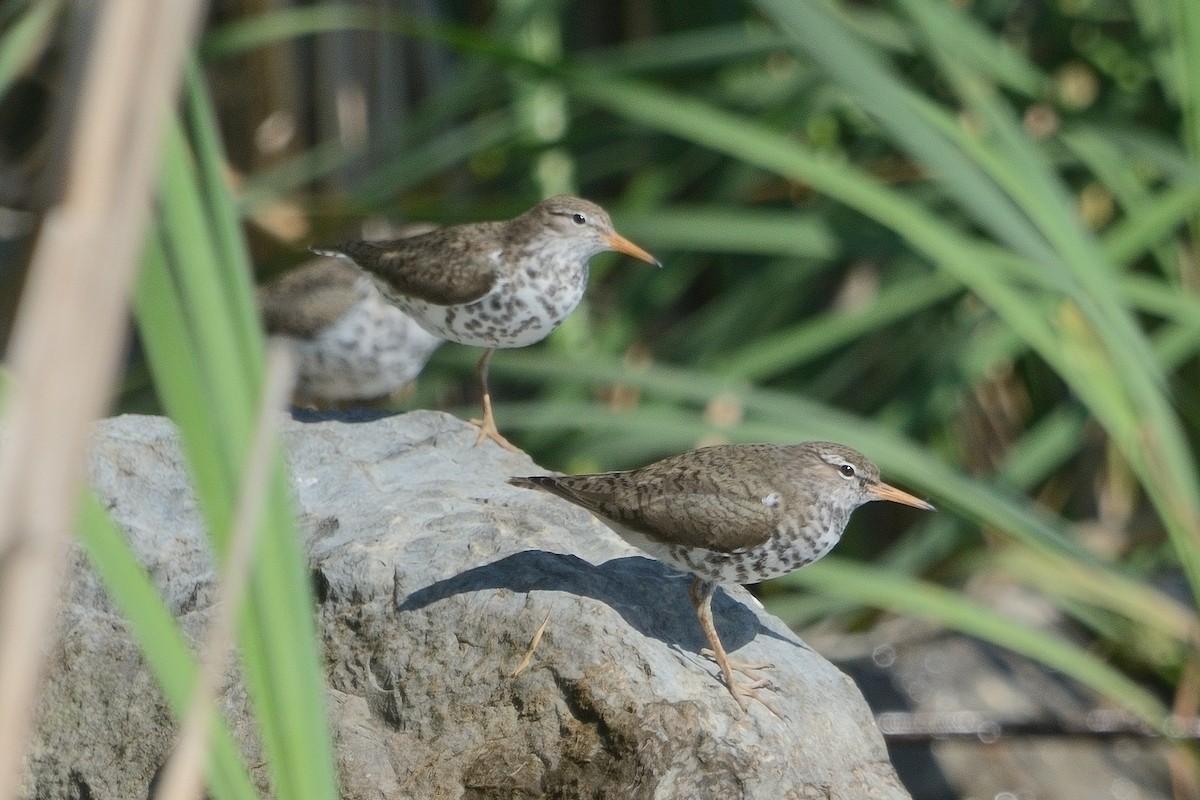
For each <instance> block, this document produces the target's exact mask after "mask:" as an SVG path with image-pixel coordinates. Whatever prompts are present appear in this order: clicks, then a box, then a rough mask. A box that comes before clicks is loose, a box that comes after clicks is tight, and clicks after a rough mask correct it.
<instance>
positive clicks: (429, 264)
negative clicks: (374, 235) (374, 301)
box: [337, 231, 496, 306]
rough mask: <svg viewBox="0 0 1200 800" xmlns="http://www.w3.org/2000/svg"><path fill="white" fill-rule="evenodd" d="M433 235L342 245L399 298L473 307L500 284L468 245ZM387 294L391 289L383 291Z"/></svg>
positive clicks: (344, 249) (485, 263)
mask: <svg viewBox="0 0 1200 800" xmlns="http://www.w3.org/2000/svg"><path fill="white" fill-rule="evenodd" d="M444 233H445V231H433V232H432V233H428V234H425V235H424V236H419V237H413V238H410V239H397V240H395V241H391V242H350V243H348V244H344V245H341V246H340V247H338V248H337V249H338V251H340V252H341V253H343V254H345V255H346V256H348V257H349V258H350V259H352V260H353V261H354V263H355V264H357V265H358V266H359V267H361V268H362V269H363V270H365V271H366V272H369V273H371V274H372V275H374V276H375V277H377V278H381V279H382V280H383V281H384V283H385V284H387V286H386V287H385V286H381V287H380V289H381V290H386V289H392V290H394V291H395V292H397V293H399V294H403V295H406V296H408V297H414V298H417V299H419V300H424V301H425V302H427V303H433V304H434V305H438V306H450V305H460V304H463V303H471V302H474V301H475V300H478V299H479V298H481V297H483V296H484V295H485V294H487V293H488V292H489V291H490V290H491V288H492V285H493V284H494V283H495V282H496V269H495V267H494V266H492V265H491V264H489V263H488V262H487V260H486V258H480V257H479V254H478V253H476V252H474V250H473V248H472V247H470V244H471V243H469V242H464V241H462V240H460V239H456V238H455V237H453V236H445V235H443V234H444ZM384 293H385V294H388V293H389V292H388V291H384Z"/></svg>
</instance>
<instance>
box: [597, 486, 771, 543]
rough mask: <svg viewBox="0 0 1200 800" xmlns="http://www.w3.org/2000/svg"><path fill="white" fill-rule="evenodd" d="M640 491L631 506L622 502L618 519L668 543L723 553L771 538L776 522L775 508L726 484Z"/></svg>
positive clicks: (760, 497) (760, 498)
mask: <svg viewBox="0 0 1200 800" xmlns="http://www.w3.org/2000/svg"><path fill="white" fill-rule="evenodd" d="M641 494H642V497H641V501H640V502H639V503H638V504H637V505H636V506H635V507H634V508H630V507H629V506H626V505H624V504H623V506H622V507H623V508H625V509H626V513H625V514H624V515H622V516H621V517H619V518H618V520H619V521H620V522H621V523H622V524H623V525H626V526H628V527H630V528H633V529H634V530H638V531H641V532H642V533H646V534H648V535H653V536H654V537H655V538H657V539H661V540H663V541H666V542H669V543H670V544H678V545H684V546H687V547H703V548H705V549H707V550H716V551H719V552H722V553H732V552H736V551H740V550H749V549H750V548H752V547H756V546H758V545H760V544H762V543H763V542H765V541H767V539H769V538H771V535H772V534H774V533H775V530H776V529H777V528H778V526H779V524H780V521H781V514H780V510H779V508H778V507H776V506H768V505H766V504H764V503H763V497H762V496H759V495H750V494H745V493H743V492H741V491H739V490H736V489H735V490H732V491H731V490H730V489H729V487H726V488H725V489H724V490H723V491H721V492H720V493H717V492H713V491H706V490H705V489H703V488H699V487H697V488H696V489H695V490H692V491H688V490H683V491H673V492H670V493H653V492H644V493H641ZM765 494H766V493H764V495H765Z"/></svg>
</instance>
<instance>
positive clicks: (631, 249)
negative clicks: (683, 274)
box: [604, 233, 662, 269]
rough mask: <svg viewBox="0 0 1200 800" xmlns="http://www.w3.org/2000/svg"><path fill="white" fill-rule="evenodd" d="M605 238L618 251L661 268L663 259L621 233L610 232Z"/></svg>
mask: <svg viewBox="0 0 1200 800" xmlns="http://www.w3.org/2000/svg"><path fill="white" fill-rule="evenodd" d="M604 240H605V241H606V242H607V243H608V246H609V247H611V248H612V249H613V250H616V251H617V252H618V253H624V254H625V255H627V256H633V257H634V258H637V259H641V260H642V261H645V262H646V263H647V264H653V265H654V266H656V267H658V268H660V269H661V268H662V262H661V261H659V260H658V259H657V258H655V257H654V256H652V255H650V254H649V253H647V252H646V251H645V250H643V249H642V248H640V247H638V246H637V245H636V244H634V243H633V242H631V241H629V240H628V239H626V238H625V237H624V236H622V235H621V234H619V233H610V234H608V235H607V236H605V237H604Z"/></svg>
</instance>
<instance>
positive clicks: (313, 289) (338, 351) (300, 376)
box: [258, 258, 442, 407]
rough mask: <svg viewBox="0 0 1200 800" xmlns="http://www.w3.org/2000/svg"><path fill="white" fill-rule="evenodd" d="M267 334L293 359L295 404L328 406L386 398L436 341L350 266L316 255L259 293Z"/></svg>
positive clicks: (410, 377) (404, 381)
mask: <svg viewBox="0 0 1200 800" xmlns="http://www.w3.org/2000/svg"><path fill="white" fill-rule="evenodd" d="M258 303H259V308H260V310H261V311H262V316H263V325H264V327H265V328H266V330H267V333H268V334H269V335H272V336H278V337H281V338H283V339H285V340H286V341H287V342H288V343H289V344H290V345H291V347H292V351H293V352H294V353H295V356H296V365H297V375H296V389H295V391H294V392H293V400H294V401H295V402H296V403H297V404H298V405H306V406H315V407H328V406H344V405H347V404H352V403H357V402H369V401H372V400H377V399H380V398H384V397H387V396H389V395H391V394H393V393H395V392H396V391H398V390H399V389H401V388H403V387H404V386H406V385H407V384H409V383H411V382H412V381H413V380H414V379H415V378H416V377H417V375H419V374H420V372H421V369H422V368H423V367H424V366H425V362H426V361H428V360H429V357H430V356H431V355H432V354H433V351H434V350H436V349H437V348H438V346H439V345H440V344H441V343H442V340H441V339H439V338H438V337H436V336H434V335H433V334H432V333H429V332H428V331H426V330H425V329H424V328H422V327H421V326H420V325H418V324H417V323H416V321H415V320H413V318H412V317H410V316H408V315H407V314H405V313H404V312H403V311H401V310H400V309H398V308H396V307H395V306H394V305H392V304H391V303H389V302H387V301H386V300H384V299H383V296H382V295H380V294H379V290H378V289H376V288H375V285H374V284H373V283H372V282H371V280H370V279H369V278H367V277H366V276H365V275H363V274H362V272H361V271H359V270H357V269H355V268H354V267H352V266H351V265H349V264H346V263H344V262H342V261H338V260H336V259H332V258H318V259H313V260H312V261H310V262H308V263H306V264H303V265H301V266H299V267H296V268H295V269H292V270H289V271H288V272H286V273H284V274H283V275H281V276H280V277H278V278H276V279H275V280H273V281H271V282H270V283H268V284H265V285H264V286H262V287H260V288H259V290H258Z"/></svg>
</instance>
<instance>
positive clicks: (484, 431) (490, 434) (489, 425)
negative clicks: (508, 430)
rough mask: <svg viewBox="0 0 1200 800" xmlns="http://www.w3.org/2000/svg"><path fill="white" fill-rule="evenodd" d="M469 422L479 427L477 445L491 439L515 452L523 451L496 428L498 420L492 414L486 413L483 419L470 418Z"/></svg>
mask: <svg viewBox="0 0 1200 800" xmlns="http://www.w3.org/2000/svg"><path fill="white" fill-rule="evenodd" d="M468 422H470V423H471V424H472V425H476V426H478V427H479V438H477V439H476V440H475V446H476V447H479V446H480V445H482V444H483V443H484V442H485V441H487V440H488V439H491V440H492V441H493V442H495V443H496V444H498V445H500V446H501V447H503V448H504V449H505V450H508V451H510V452H513V453H519V452H521V448H519V447H517V446H516V445H515V444H513V443H512V442H510V441H509V440H508V439H505V438H504V436H503V435H501V433H500V431H499V430H498V429H497V428H496V420H494V419H492V416H491V415H490V414H488V415H486V416H485V417H484V418H483V419H472V420H468Z"/></svg>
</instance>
